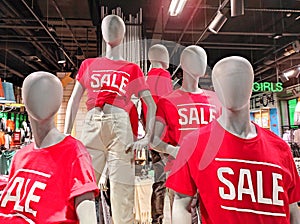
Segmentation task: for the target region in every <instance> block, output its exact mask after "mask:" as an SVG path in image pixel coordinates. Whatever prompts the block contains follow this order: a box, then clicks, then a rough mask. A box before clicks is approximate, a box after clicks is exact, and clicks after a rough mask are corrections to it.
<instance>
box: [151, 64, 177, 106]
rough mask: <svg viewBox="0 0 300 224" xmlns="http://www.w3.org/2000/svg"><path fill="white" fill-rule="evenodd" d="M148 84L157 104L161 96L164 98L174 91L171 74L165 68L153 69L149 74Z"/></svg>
mask: <svg viewBox="0 0 300 224" xmlns="http://www.w3.org/2000/svg"><path fill="white" fill-rule="evenodd" d="M146 82H147V84H148V86H149V90H150V92H151V95H152V97H153V100H154V102H155V103H157V102H158V100H159V98H160V97H161V96H164V95H166V94H168V93H170V92H172V90H173V86H172V80H171V75H170V73H169V72H168V71H167V70H165V69H163V68H152V69H151V70H150V71H149V72H148V76H147V79H146Z"/></svg>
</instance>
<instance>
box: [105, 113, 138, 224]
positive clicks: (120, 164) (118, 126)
mask: <svg viewBox="0 0 300 224" xmlns="http://www.w3.org/2000/svg"><path fill="white" fill-rule="evenodd" d="M112 119H113V124H112V133H111V139H110V142H109V145H108V146H109V147H108V149H109V151H108V158H107V162H108V174H109V179H110V197H111V210H112V218H113V222H114V224H132V223H134V214H133V210H134V179H135V171H134V163H133V152H129V153H128V154H126V153H125V150H126V146H127V145H128V144H129V143H132V141H133V134H132V130H131V125H130V121H129V117H128V114H127V113H125V114H112Z"/></svg>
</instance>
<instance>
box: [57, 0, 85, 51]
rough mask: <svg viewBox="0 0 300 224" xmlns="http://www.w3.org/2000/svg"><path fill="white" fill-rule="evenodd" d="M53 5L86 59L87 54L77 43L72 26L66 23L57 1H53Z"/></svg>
mask: <svg viewBox="0 0 300 224" xmlns="http://www.w3.org/2000/svg"><path fill="white" fill-rule="evenodd" d="M52 4H53V6H54V8H55V9H56V11H57V13H58V15H59V16H60V18H61V20H62V21H63V22H64V24H65V26H66V27H67V29H68V30H69V31H70V33H71V36H72V38H73V40H74V42H75V43H76V45H77V47H79V48H81V49H82V52H83V56H84V57H86V54H85V52H84V51H83V48H82V47H81V45H80V43H79V42H78V41H77V39H76V37H75V34H74V32H73V30H72V28H71V26H70V25H69V24H68V22H67V21H66V19H65V17H64V16H63V14H62V12H61V10H60V8H59V6H58V5H57V3H56V0H52Z"/></svg>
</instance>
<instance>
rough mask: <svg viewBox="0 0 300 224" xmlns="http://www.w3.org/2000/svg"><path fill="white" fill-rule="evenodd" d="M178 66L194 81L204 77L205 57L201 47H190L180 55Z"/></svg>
mask: <svg viewBox="0 0 300 224" xmlns="http://www.w3.org/2000/svg"><path fill="white" fill-rule="evenodd" d="M180 64H181V67H182V70H183V71H184V72H185V73H187V74H189V75H191V76H193V77H195V78H196V79H198V78H200V77H202V76H204V75H205V71H206V65H207V55H206V52H205V50H204V49H203V48H202V47H199V46H197V45H191V46H188V47H186V48H185V49H184V50H183V52H182V53H181V57H180Z"/></svg>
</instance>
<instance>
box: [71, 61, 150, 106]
mask: <svg viewBox="0 0 300 224" xmlns="http://www.w3.org/2000/svg"><path fill="white" fill-rule="evenodd" d="M76 79H77V81H78V82H80V84H81V85H82V86H83V87H84V88H86V89H87V97H88V99H87V102H86V106H87V109H88V110H90V109H92V108H94V107H103V105H104V104H105V103H108V104H111V105H114V106H117V107H120V108H123V109H124V108H125V106H126V105H127V103H128V102H129V101H130V98H131V96H132V95H133V94H134V95H136V96H138V94H139V92H140V91H143V90H146V89H148V86H147V84H146V82H145V79H144V75H143V72H142V71H141V69H140V68H139V66H138V65H136V64H134V63H130V62H128V61H124V60H111V59H108V58H106V57H101V58H89V59H86V60H84V61H83V62H82V64H81V66H80V68H79V71H78V75H77V78H76Z"/></svg>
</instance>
